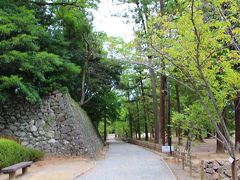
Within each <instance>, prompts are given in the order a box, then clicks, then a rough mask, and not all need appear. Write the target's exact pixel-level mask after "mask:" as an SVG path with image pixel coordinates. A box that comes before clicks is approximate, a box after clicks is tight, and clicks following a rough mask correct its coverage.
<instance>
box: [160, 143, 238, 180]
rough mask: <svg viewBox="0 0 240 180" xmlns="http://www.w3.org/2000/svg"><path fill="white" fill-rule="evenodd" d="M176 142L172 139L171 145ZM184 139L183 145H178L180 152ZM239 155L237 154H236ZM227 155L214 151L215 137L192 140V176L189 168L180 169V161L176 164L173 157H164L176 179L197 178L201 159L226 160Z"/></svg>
mask: <svg viewBox="0 0 240 180" xmlns="http://www.w3.org/2000/svg"><path fill="white" fill-rule="evenodd" d="M176 144H177V139H176V138H174V139H173V145H176ZM185 144H186V140H183V145H182V146H180V149H181V152H183V150H184V148H185ZM238 156H239V155H238ZM228 158H229V155H228V154H227V153H223V154H217V153H216V139H214V138H209V139H204V142H192V162H193V169H194V171H193V176H192V177H190V173H189V172H190V171H189V168H188V167H186V168H185V170H184V171H183V170H182V165H181V162H180V164H179V165H177V162H176V160H175V158H172V157H169V156H166V157H165V158H164V159H165V161H166V162H167V164H168V165H169V167H170V168H171V169H172V171H173V172H174V174H175V175H176V176H177V178H178V180H195V179H199V172H198V170H197V169H198V168H199V167H200V162H201V160H227V159H228Z"/></svg>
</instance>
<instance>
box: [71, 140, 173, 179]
mask: <svg viewBox="0 0 240 180" xmlns="http://www.w3.org/2000/svg"><path fill="white" fill-rule="evenodd" d="M138 179H140V180H142V179H145V180H176V178H175V176H174V175H173V173H172V171H171V170H170V169H169V168H168V166H167V165H166V163H165V162H164V161H163V159H162V158H161V157H160V156H159V155H157V154H154V153H152V152H151V151H148V150H146V149H144V148H141V147H138V146H135V145H132V144H127V143H124V142H121V141H116V140H111V142H110V147H109V152H108V154H107V157H106V159H104V160H101V161H99V162H97V165H96V167H95V168H94V169H92V170H90V171H89V172H87V173H86V174H85V175H83V176H80V177H77V178H75V180H138Z"/></svg>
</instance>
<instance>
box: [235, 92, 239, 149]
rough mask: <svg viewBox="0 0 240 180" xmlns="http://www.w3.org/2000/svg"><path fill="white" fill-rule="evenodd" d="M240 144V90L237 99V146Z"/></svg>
mask: <svg viewBox="0 0 240 180" xmlns="http://www.w3.org/2000/svg"><path fill="white" fill-rule="evenodd" d="M239 146H240V92H238V93H237V98H236V99H235V148H238V151H239Z"/></svg>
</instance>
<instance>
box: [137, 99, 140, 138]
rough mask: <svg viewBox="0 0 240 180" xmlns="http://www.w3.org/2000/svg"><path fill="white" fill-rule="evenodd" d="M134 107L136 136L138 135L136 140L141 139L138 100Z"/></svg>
mask: <svg viewBox="0 0 240 180" xmlns="http://www.w3.org/2000/svg"><path fill="white" fill-rule="evenodd" d="M136 107H137V134H138V139H141V127H140V110H139V104H138V100H137V101H136Z"/></svg>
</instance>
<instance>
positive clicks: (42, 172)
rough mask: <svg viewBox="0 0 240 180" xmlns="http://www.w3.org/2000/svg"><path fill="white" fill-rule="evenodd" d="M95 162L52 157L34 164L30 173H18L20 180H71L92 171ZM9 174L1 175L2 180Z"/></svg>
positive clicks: (83, 159)
mask: <svg viewBox="0 0 240 180" xmlns="http://www.w3.org/2000/svg"><path fill="white" fill-rule="evenodd" d="M94 166H95V162H94V161H93V160H91V159H89V158H80V157H70V158H66V157H65V158H63V157H54V158H53V157H52V158H45V159H44V160H41V161H38V162H36V163H34V164H33V165H32V166H31V167H30V168H28V173H27V174H25V175H24V176H22V172H21V170H18V171H17V179H19V180H44V179H45V180H59V179H61V180H70V179H73V178H74V177H77V176H79V175H81V174H83V173H84V172H86V171H88V170H90V169H92V168H93V167H94ZM7 179H8V174H6V175H5V174H1V175H0V180H7Z"/></svg>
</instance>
